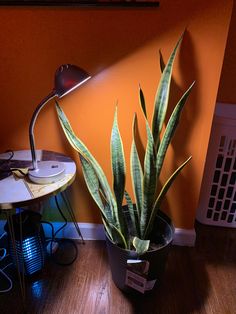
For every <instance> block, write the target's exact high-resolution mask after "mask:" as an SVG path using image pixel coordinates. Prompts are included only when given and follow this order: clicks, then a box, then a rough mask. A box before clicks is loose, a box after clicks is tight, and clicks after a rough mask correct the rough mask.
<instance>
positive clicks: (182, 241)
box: [0, 220, 196, 246]
mask: <svg viewBox="0 0 236 314" xmlns="http://www.w3.org/2000/svg"><path fill="white" fill-rule="evenodd" d="M5 223H6V221H4V220H0V235H1V234H2V232H3V231H4V229H3V228H4V225H5ZM63 224H64V223H63V222H52V225H53V227H54V230H55V231H56V230H58V229H59V228H60V227H62V226H63ZM78 226H79V228H80V231H81V234H82V236H83V238H84V240H105V234H104V230H103V225H102V224H93V223H84V222H81V223H78ZM43 229H44V233H45V235H46V237H50V236H51V227H50V225H48V224H43ZM57 237H59V238H69V239H80V237H79V235H78V233H77V231H76V228H75V226H74V224H73V223H72V222H69V223H67V225H66V227H65V228H63V229H62V230H61V231H60V232H59V233H58V234H57ZM195 240H196V233H195V230H194V229H190V230H189V229H180V228H175V237H174V240H173V244H174V245H179V246H194V244H195Z"/></svg>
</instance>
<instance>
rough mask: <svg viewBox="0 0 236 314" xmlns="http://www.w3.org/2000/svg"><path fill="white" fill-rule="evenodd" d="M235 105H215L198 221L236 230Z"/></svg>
mask: <svg viewBox="0 0 236 314" xmlns="http://www.w3.org/2000/svg"><path fill="white" fill-rule="evenodd" d="M235 186H236V105H229V104H220V103H218V104H217V105H216V112H215V116H214V119H213V124H212V130H211V137H210V142H209V147H208V152H207V158H206V164H205V170H204V175H203V180H202V186H201V193H200V200H199V208H198V210H197V220H199V221H200V222H202V223H205V224H209V225H217V226H224V227H236V187H235Z"/></svg>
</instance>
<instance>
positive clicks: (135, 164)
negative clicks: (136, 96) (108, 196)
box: [130, 114, 143, 217]
mask: <svg viewBox="0 0 236 314" xmlns="http://www.w3.org/2000/svg"><path fill="white" fill-rule="evenodd" d="M136 127H137V118H136V114H135V115H134V120H133V140H132V145H131V153H130V169H131V179H132V186H133V191H134V197H135V203H136V207H137V211H138V217H140V213H141V208H142V204H143V170H142V166H141V163H140V159H139V156H138V151H137V148H136V144H135V136H136Z"/></svg>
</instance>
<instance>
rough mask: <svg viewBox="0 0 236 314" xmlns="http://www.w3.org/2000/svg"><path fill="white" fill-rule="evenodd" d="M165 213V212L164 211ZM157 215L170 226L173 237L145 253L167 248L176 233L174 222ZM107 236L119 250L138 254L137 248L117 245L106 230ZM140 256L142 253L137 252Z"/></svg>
mask: <svg viewBox="0 0 236 314" xmlns="http://www.w3.org/2000/svg"><path fill="white" fill-rule="evenodd" d="M163 214H164V213H163ZM164 215H165V216H166V217H168V216H167V215H166V214H164ZM157 217H158V219H160V220H162V221H163V222H164V223H165V224H166V225H167V226H168V228H169V230H170V234H171V237H170V239H168V240H167V241H166V242H165V244H160V246H158V247H156V248H153V249H148V250H147V252H145V253H144V254H146V253H152V252H156V251H159V250H161V249H163V248H165V247H166V246H168V245H170V244H171V242H172V241H173V238H174V233H175V227H174V225H173V224H172V222H171V220H170V221H169V222H168V221H167V220H166V219H165V218H163V217H161V216H160V215H158V216H157ZM168 218H169V217H168ZM104 230H105V228H104ZM105 236H106V238H107V239H108V240H109V241H110V242H111V243H112V244H113V245H115V246H116V247H117V248H118V249H119V250H121V251H123V252H132V253H134V255H135V254H137V253H136V251H135V250H129V249H125V248H122V247H120V246H119V245H117V244H116V243H114V242H113V241H112V240H111V238H110V237H109V235H108V234H107V232H106V230H105ZM151 243H155V242H154V241H151V240H150V244H151ZM155 244H158V243H155ZM144 254H142V255H144ZM138 256H140V255H138V254H137V257H138Z"/></svg>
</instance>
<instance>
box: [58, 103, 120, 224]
mask: <svg viewBox="0 0 236 314" xmlns="http://www.w3.org/2000/svg"><path fill="white" fill-rule="evenodd" d="M56 109H57V114H58V117H59V121H60V124H61V126H62V129H63V131H64V133H65V135H66V137H67V139H68V141H69V143H70V144H71V146H72V147H73V148H74V149H75V150H76V151H78V152H79V153H80V154H81V155H82V156H83V157H84V158H85V159H86V160H88V161H89V162H90V164H91V165H92V167H93V169H94V171H95V172H96V175H97V177H98V180H99V183H100V185H101V188H102V190H103V192H104V195H105V197H106V200H107V202H108V203H109V206H110V208H111V212H112V217H113V221H114V222H115V226H116V227H117V228H119V227H120V222H119V218H118V210H117V204H116V201H115V198H114V196H113V194H112V192H111V189H110V186H109V183H108V181H107V178H106V176H105V174H104V172H103V170H102V168H101V166H100V165H99V164H98V162H97V161H96V159H95V158H94V157H93V155H92V154H91V153H90V151H89V150H88V148H87V147H86V145H85V144H84V143H83V142H82V141H81V140H80V139H79V138H77V137H76V135H75V134H74V132H73V130H72V128H71V125H70V123H69V121H68V119H67V117H66V115H65V114H64V112H63V110H62V109H61V107H60V106H59V104H58V103H57V102H56Z"/></svg>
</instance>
